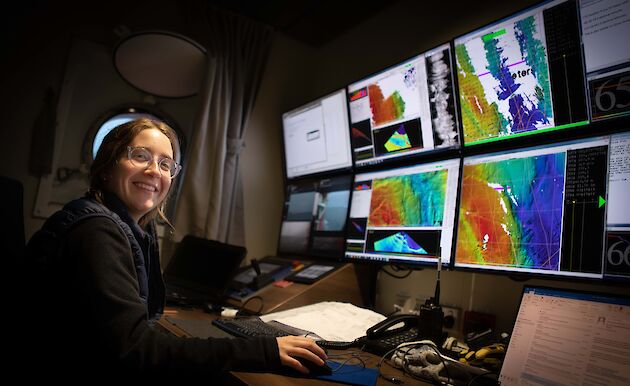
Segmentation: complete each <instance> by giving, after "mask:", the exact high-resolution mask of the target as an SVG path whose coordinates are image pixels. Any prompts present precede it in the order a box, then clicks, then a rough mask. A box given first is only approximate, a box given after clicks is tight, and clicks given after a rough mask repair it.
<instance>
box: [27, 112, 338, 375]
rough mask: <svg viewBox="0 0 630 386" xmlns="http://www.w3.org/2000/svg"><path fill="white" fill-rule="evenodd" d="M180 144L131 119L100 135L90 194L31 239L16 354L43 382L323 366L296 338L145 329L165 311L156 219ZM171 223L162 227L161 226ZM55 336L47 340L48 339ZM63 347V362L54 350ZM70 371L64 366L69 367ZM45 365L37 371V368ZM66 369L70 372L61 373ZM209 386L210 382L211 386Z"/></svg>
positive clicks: (317, 353) (310, 345) (314, 349)
mask: <svg viewBox="0 0 630 386" xmlns="http://www.w3.org/2000/svg"><path fill="white" fill-rule="evenodd" d="M178 158H179V142H178V138H177V135H176V134H175V131H173V129H172V128H170V127H169V126H168V125H166V124H165V123H163V122H159V121H154V120H151V119H146V118H145V119H138V120H134V121H131V122H128V123H125V124H123V125H120V126H117V127H116V128H114V129H113V130H112V131H111V132H109V133H108V134H107V135H106V136H105V137H104V139H103V142H102V144H101V146H100V148H99V150H98V153H97V154H96V157H95V159H94V162H93V163H92V166H91V169H90V190H89V191H88V193H87V195H86V196H85V197H83V198H80V199H78V200H74V201H71V202H70V203H68V204H66V205H65V206H64V208H63V209H62V210H61V211H59V212H57V213H55V214H54V215H52V216H51V217H50V218H49V219H48V220H47V221H46V223H45V224H44V226H43V227H42V229H41V230H39V231H38V232H37V233H35V235H34V236H33V237H32V238H31V240H30V241H29V243H28V246H27V251H26V258H25V260H26V265H27V267H26V270H25V272H28V274H29V275H30V278H31V280H30V281H29V283H32V284H31V285H30V286H29V288H27V289H25V292H26V294H25V298H27V299H29V300H30V301H32V299H37V303H38V305H39V307H38V308H37V310H36V315H29V312H32V311H33V310H34V309H30V308H29V309H26V310H24V312H23V313H24V314H25V315H26V318H25V319H26V321H27V324H28V322H29V321H37V320H38V319H39V318H38V316H41V315H47V316H48V315H55V316H56V315H58V314H59V311H60V310H62V312H63V315H62V317H51V318H47V319H49V320H47V321H46V328H41V326H40V325H33V326H31V327H32V328H28V327H27V329H28V330H29V331H30V333H29V336H28V339H31V340H30V341H29V342H26V343H24V344H23V345H22V346H23V347H30V348H35V349H33V352H29V353H28V355H29V363H38V366H39V367H40V369H41V370H43V371H44V373H46V376H47V378H48V379H50V378H51V377H52V378H57V377H63V378H64V379H66V380H67V379H68V377H72V373H73V372H74V370H75V369H81V371H80V372H77V375H78V374H85V373H92V374H102V375H103V376H105V377H113V378H119V376H120V375H132V376H142V377H143V379H145V380H148V378H151V379H153V378H155V379H159V380H163V379H164V377H168V376H174V377H177V378H178V379H179V380H181V377H182V376H184V377H185V376H191V375H200V374H204V375H214V376H217V377H221V376H222V375H221V374H222V372H224V371H228V370H241V371H274V370H279V369H281V366H282V365H285V366H290V367H293V368H294V369H296V370H298V371H302V372H306V371H307V370H306V367H305V366H304V365H303V364H301V362H299V361H298V360H297V359H296V358H302V359H306V360H310V361H312V362H315V363H317V364H320V365H321V364H323V363H324V362H323V360H322V358H326V354H325V353H324V351H323V350H322V349H321V348H320V347H319V346H317V345H316V344H315V343H314V341H312V340H310V339H307V338H301V337H282V338H273V337H266V338H259V339H251V340H245V339H226V340H222V339H208V340H204V339H188V338H175V337H173V336H169V335H164V334H162V333H161V332H160V331H159V330H157V329H156V328H154V324H155V322H156V321H157V320H158V319H159V318H160V317H161V316H162V313H163V311H164V295H165V290H164V282H163V280H162V272H161V268H160V258H159V254H158V253H159V249H158V244H157V235H156V231H155V223H156V221H155V219H156V218H157V217H158V216H159V217H163V218H164V220H166V218H165V217H164V213H163V211H162V210H161V207H162V206H163V204H164V203H165V202H166V200H167V199H168V196H169V192H170V191H171V190H172V188H173V179H174V178H175V177H176V176H177V175H178V172H179V170H180V166H179V164H178V163H177V162H176V160H177V159H178ZM169 225H170V224H169ZM51 331H54V333H50V332H51ZM60 347H64V352H65V353H68V354H67V355H65V356H60V355H59V353H58V350H59V349H60ZM69 364H70V365H69ZM42 366H45V369H43V368H41V367H42ZM68 366H71V368H70V372H69V371H68V369H69V368H68ZM211 383H212V382H211Z"/></svg>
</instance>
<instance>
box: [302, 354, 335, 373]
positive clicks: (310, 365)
mask: <svg viewBox="0 0 630 386" xmlns="http://www.w3.org/2000/svg"><path fill="white" fill-rule="evenodd" d="M295 359H297V360H298V361H300V363H301V364H302V365H303V366H304V367H306V368H307V369H308V372H309V373H308V374H309V375H310V376H314V377H316V376H318V375H331V374H332V367H330V366H328V364H327V363H326V361H324V364H323V365H321V366H320V365H318V364H317V363H315V362H311V361H309V360H308V359H304V358H295Z"/></svg>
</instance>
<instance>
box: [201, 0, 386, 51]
mask: <svg viewBox="0 0 630 386" xmlns="http://www.w3.org/2000/svg"><path fill="white" fill-rule="evenodd" d="M397 1H398V0H381V1H373V0H267V1H261V0H208V4H210V5H213V6H215V7H218V8H223V9H229V10H231V11H233V12H236V13H238V14H241V15H245V16H247V17H249V18H252V19H254V20H257V21H259V22H261V23H264V24H267V25H270V26H272V27H274V28H275V29H276V30H277V31H279V32H281V33H283V34H285V35H287V36H289V37H291V38H293V39H296V40H298V41H300V42H303V43H306V44H308V45H311V46H315V47H318V46H321V45H323V44H326V43H328V42H330V41H331V40H333V39H335V38H336V37H338V36H339V35H341V34H343V33H344V32H346V31H347V30H349V29H351V28H352V27H354V26H356V25H357V24H359V23H361V22H362V21H364V20H366V19H368V18H370V17H371V16H373V15H375V14H376V13H378V12H380V11H382V10H383V9H385V8H387V7H389V6H391V5H392V4H394V3H396V2H397Z"/></svg>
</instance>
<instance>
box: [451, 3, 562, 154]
mask: <svg viewBox="0 0 630 386" xmlns="http://www.w3.org/2000/svg"><path fill="white" fill-rule="evenodd" d="M455 55H456V58H457V77H458V80H459V89H460V104H461V110H462V121H463V134H464V143H471V142H475V141H479V140H487V139H491V138H495V137H501V136H506V135H512V134H518V133H523V132H528V131H533V130H539V129H543V128H547V127H552V126H554V116H553V106H552V100H551V85H550V80H549V65H548V60H547V48H546V45H545V43H544V24H543V18H542V14H541V13H537V14H535V15H532V16H528V17H524V18H521V19H518V20H515V21H510V22H507V23H503V24H501V25H500V26H497V28H496V29H495V30H494V31H493V32H489V33H487V34H485V35H482V36H480V37H476V38H473V39H470V40H468V41H466V42H465V43H463V44H456V46H455Z"/></svg>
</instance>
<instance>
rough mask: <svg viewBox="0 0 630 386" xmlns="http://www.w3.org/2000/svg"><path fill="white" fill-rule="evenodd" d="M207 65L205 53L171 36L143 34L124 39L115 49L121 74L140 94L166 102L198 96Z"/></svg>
mask: <svg viewBox="0 0 630 386" xmlns="http://www.w3.org/2000/svg"><path fill="white" fill-rule="evenodd" d="M205 65H206V50H205V49H204V48H203V46H201V45H200V44H198V43H197V42H195V41H193V40H191V39H189V38H187V37H185V36H182V35H178V34H174V33H171V32H154V31H150V32H140V33H135V34H131V35H129V36H126V37H125V38H123V39H122V40H121V41H120V42H119V43H118V44H117V46H116V48H115V49H114V66H115V67H116V70H117V71H118V73H119V74H120V75H121V76H122V77H123V79H125V81H127V82H128V83H129V84H131V85H132V86H133V87H135V88H138V89H140V90H141V91H143V92H145V93H147V94H151V95H155V96H158V97H166V98H184V97H189V96H192V95H195V94H197V92H198V91H199V87H200V86H201V82H202V81H203V76H204V72H205Z"/></svg>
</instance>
